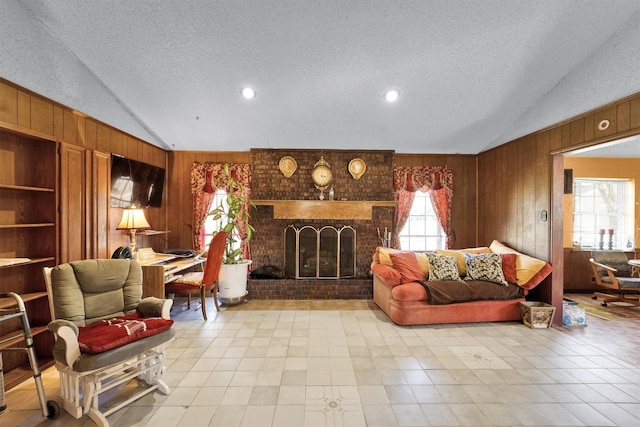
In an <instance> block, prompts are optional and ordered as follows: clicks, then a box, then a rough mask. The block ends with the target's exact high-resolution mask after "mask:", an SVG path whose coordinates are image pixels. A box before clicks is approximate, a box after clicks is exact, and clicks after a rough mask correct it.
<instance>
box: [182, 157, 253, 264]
mask: <svg viewBox="0 0 640 427" xmlns="http://www.w3.org/2000/svg"><path fill="white" fill-rule="evenodd" d="M228 166H229V171H230V172H231V176H232V177H233V179H234V180H236V182H239V183H240V184H242V187H243V188H244V194H243V195H244V196H245V197H246V199H247V200H249V198H250V195H251V165H249V164H246V163H236V164H229V165H228ZM218 189H223V190H225V191H228V190H229V181H228V178H227V177H225V176H224V163H210V162H207V163H199V162H194V163H193V167H192V168H191V192H192V193H193V247H194V248H195V250H196V252H198V251H201V250H202V249H203V248H201V247H200V233H201V232H202V227H204V222H205V220H206V218H207V213H208V212H209V211H210V210H211V202H212V201H213V197H214V195H215V193H216V191H217V190H218ZM249 207H250V206H249V204H248V203H246V204H245V206H244V209H245V210H248V209H249ZM236 230H237V231H238V235H239V237H240V239H241V241H242V243H241V248H242V254H243V257H244V259H251V251H250V248H249V242H247V241H245V238H246V237H247V230H246V227H244V225H243V224H239V223H236Z"/></svg>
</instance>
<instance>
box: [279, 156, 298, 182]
mask: <svg viewBox="0 0 640 427" xmlns="http://www.w3.org/2000/svg"><path fill="white" fill-rule="evenodd" d="M278 166H279V167H280V172H282V174H283V175H284V176H285V177H286V178H291V177H292V176H293V174H294V173H295V172H296V170H297V169H298V162H296V159H294V158H293V157H291V156H284V157H283V158H281V159H280V163H279V164H278Z"/></svg>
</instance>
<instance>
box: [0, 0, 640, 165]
mask: <svg viewBox="0 0 640 427" xmlns="http://www.w3.org/2000/svg"><path fill="white" fill-rule="evenodd" d="M639 10H640V1H638V0H629V1H626V0H612V1H602V0H573V1H568V0H530V1H529V0H519V1H515V0H502V1H497V0H485V1H456V0H440V1H429V0H418V1H409V0H404V1H400V0H395V1H382V0H360V1H354V0H351V1H349V0H337V1H336V0H322V1H316V0H313V1H310V0H291V1H275V0H272V1H261V0H252V1H249V0H227V1H210V0H179V1H178V0H176V1H158V0H137V1H128V0H102V1H81V0H56V1H50V0H4V1H3V2H2V5H0V16H1V17H0V37H1V38H0V40H1V41H2V43H3V49H2V52H0V76H1V77H4V78H7V79H8V80H11V81H14V82H16V83H18V84H21V85H24V86H26V87H28V88H30V89H33V90H35V91H36V92H38V93H41V94H43V95H45V96H47V97H50V98H53V99H54V100H56V101H59V102H62V103H64V104H65V105H69V106H71V107H72V108H76V109H77V110H79V111H82V112H84V113H87V114H89V115H91V116H93V117H95V118H97V119H99V120H101V121H104V122H106V123H109V124H111V125H113V126H116V127H119V128H121V129H123V130H125V131H127V132H129V133H131V134H133V135H136V136H138V137H141V138H143V139H145V140H147V141H149V142H152V143H154V144H156V145H159V146H162V147H164V148H169V149H175V150H216V151H245V150H249V149H251V148H315V149H394V150H396V152H398V153H433V154H438V153H469V154H475V153H478V152H481V151H483V150H486V149H487V148H490V147H493V146H497V145H499V144H502V143H504V142H507V141H509V140H512V139H514V138H517V137H519V136H522V135H525V134H527V133H530V132H532V131H535V130H537V129H540V128H543V127H546V126H549V125H552V124H554V123H557V122H559V121H561V120H564V119H567V118H569V117H572V116H575V115H577V114H580V113H582V112H585V111H588V110H590V109H593V108H596V107H598V106H601V105H603V104H606V103H608V102H611V101H614V100H616V99H620V98H622V97H624V96H627V95H630V94H633V93H636V92H640V78H638V76H640V12H639ZM244 85H251V86H252V87H254V88H255V89H256V90H257V93H258V96H257V98H255V99H253V100H251V101H247V100H245V99H243V98H241V96H240V94H239V92H240V88H241V87H242V86H244ZM389 88H396V89H398V90H399V91H400V100H399V101H398V102H397V103H395V104H386V103H384V102H383V100H382V94H383V92H384V91H385V90H387V89H389Z"/></svg>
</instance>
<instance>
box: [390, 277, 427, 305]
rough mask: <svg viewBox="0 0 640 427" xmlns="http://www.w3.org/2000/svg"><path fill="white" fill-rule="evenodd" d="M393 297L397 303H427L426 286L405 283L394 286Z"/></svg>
mask: <svg viewBox="0 0 640 427" xmlns="http://www.w3.org/2000/svg"><path fill="white" fill-rule="evenodd" d="M391 297H392V298H393V299H394V300H395V301H403V302H410V301H426V300H427V291H426V290H425V288H424V286H422V285H421V284H419V283H417V282H410V283H403V284H401V285H398V286H394V288H393V289H392V290H391Z"/></svg>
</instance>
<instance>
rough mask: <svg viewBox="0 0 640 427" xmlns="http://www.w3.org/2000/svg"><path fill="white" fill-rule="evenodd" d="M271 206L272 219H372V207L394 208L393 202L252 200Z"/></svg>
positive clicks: (256, 203) (261, 204)
mask: <svg viewBox="0 0 640 427" xmlns="http://www.w3.org/2000/svg"><path fill="white" fill-rule="evenodd" d="M253 203H255V205H256V206H273V219H369V220H370V219H373V207H374V206H383V207H391V208H395V206H396V202H394V201H370V200H348V201H346V200H253Z"/></svg>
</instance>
